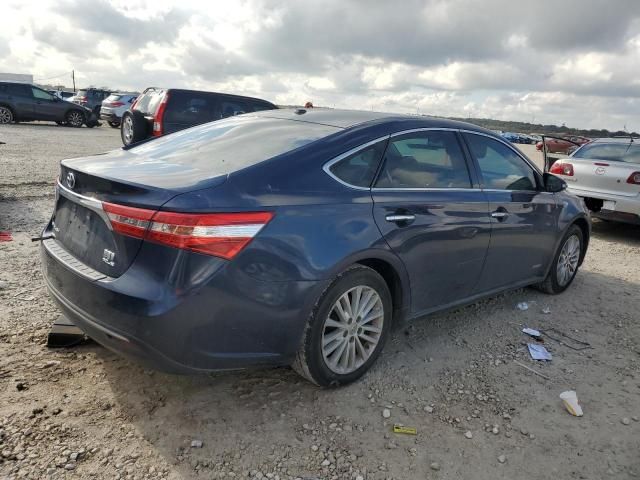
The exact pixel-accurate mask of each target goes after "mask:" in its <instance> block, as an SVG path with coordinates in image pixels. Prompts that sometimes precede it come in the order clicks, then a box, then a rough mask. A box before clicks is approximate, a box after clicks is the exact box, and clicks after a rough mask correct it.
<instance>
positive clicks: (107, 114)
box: [100, 92, 140, 128]
mask: <svg viewBox="0 0 640 480" xmlns="http://www.w3.org/2000/svg"><path fill="white" fill-rule="evenodd" d="M138 95H140V94H139V93H131V92H129V93H112V94H111V95H109V96H108V97H107V98H105V99H104V100H103V101H102V107H101V108H100V118H101V119H103V120H106V121H107V123H108V124H109V125H110V126H111V127H113V128H119V127H120V121H121V120H122V115H123V114H124V112H126V111H127V110H129V108H130V107H131V105H133V102H135V101H136V98H138Z"/></svg>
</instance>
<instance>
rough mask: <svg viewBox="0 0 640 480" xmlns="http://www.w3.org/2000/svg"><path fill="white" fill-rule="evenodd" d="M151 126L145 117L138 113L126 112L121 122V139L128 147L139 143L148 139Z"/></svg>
mask: <svg viewBox="0 0 640 480" xmlns="http://www.w3.org/2000/svg"><path fill="white" fill-rule="evenodd" d="M148 128H149V126H148V125H147V120H146V119H145V118H144V115H143V114H142V113H140V112H138V111H135V110H134V111H133V112H131V111H128V112H124V114H123V115H122V121H121V122H120V138H121V139H122V143H123V144H124V145H126V146H129V145H132V144H134V143H137V142H139V141H141V140H144V139H145V138H147V131H148Z"/></svg>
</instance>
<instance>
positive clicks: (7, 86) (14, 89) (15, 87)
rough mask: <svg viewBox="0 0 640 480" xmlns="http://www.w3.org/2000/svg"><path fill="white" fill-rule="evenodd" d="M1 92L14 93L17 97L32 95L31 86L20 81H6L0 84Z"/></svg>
mask: <svg viewBox="0 0 640 480" xmlns="http://www.w3.org/2000/svg"><path fill="white" fill-rule="evenodd" d="M0 93H4V94H6V95H14V96H16V97H31V96H32V95H31V88H30V87H29V86H28V85H21V84H19V83H4V84H0Z"/></svg>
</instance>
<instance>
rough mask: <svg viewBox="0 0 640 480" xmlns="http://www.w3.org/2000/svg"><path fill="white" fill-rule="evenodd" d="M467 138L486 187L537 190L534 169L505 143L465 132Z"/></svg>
mask: <svg viewBox="0 0 640 480" xmlns="http://www.w3.org/2000/svg"><path fill="white" fill-rule="evenodd" d="M465 138H466V139H467V142H468V144H469V148H470V149H471V153H472V154H473V156H474V157H475V158H476V160H477V161H478V165H479V166H480V172H481V173H482V178H483V180H484V188H487V189H493V190H536V185H537V184H536V176H535V174H534V173H533V169H532V168H531V167H530V166H529V165H527V162H525V161H524V160H523V159H522V158H520V156H519V155H517V154H516V153H515V152H514V151H513V150H511V149H510V148H509V147H507V146H506V145H505V144H503V143H502V142H499V141H498V140H494V139H493V138H489V137H485V136H482V135H473V134H465Z"/></svg>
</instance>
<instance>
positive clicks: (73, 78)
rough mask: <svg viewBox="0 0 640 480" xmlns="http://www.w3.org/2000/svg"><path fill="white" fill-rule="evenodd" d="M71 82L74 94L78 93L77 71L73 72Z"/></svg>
mask: <svg viewBox="0 0 640 480" xmlns="http://www.w3.org/2000/svg"><path fill="white" fill-rule="evenodd" d="M71 80H72V81H73V92H74V93H75V91H76V71H75V70H71Z"/></svg>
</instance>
